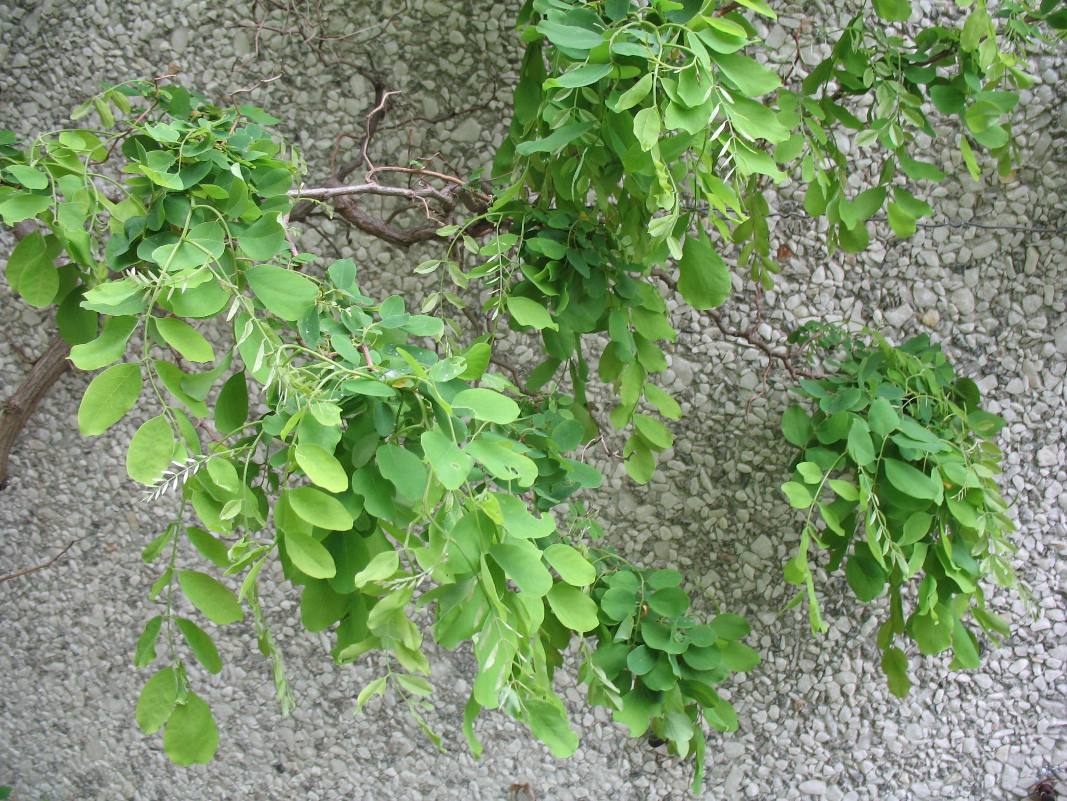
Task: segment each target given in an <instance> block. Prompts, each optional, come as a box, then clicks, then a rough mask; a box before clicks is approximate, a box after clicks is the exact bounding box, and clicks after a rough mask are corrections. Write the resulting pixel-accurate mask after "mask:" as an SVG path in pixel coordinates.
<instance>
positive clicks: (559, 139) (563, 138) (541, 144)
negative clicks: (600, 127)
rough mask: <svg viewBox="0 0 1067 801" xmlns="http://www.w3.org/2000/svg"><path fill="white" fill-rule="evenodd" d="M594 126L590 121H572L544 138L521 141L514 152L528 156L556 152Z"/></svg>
mask: <svg viewBox="0 0 1067 801" xmlns="http://www.w3.org/2000/svg"><path fill="white" fill-rule="evenodd" d="M594 127H596V125H595V123H592V122H572V123H570V124H568V125H564V126H562V127H560V128H557V129H556V130H554V131H553V132H552V133H550V134H549V135H548V136H546V137H545V138H544V139H535V140H533V141H529V140H527V141H525V142H521V143H520V144H518V145H516V146H515V152H516V153H518V154H519V155H520V156H530V155H533V154H534V153H556V152H558V151H559V150H561V149H563V148H564V147H566V146H567V145H569V144H570V143H571V142H573V141H574V140H576V139H578V138H579V137H581V136H583V135H584V134H586V133H588V132H589V131H591V130H593V128H594Z"/></svg>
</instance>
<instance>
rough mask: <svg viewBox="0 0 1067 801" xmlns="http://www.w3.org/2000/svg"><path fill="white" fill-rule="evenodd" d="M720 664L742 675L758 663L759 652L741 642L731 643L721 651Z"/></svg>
mask: <svg viewBox="0 0 1067 801" xmlns="http://www.w3.org/2000/svg"><path fill="white" fill-rule="evenodd" d="M722 663H723V665H725V666H726V667H728V668H729V669H730V670H733V671H735V672H737V673H744V672H746V671H749V670H752V668H754V667H756V666H757V665H758V664H759V663H760V656H759V652H758V651H756V649H755V648H750V647H749V646H747V645H745V644H744V643H743V642H731V643H727V645H726V646H725V647H724V648H723V649H722Z"/></svg>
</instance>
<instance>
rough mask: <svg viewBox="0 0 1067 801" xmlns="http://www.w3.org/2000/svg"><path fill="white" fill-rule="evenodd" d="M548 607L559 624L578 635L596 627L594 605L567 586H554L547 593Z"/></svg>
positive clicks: (581, 594)
mask: <svg viewBox="0 0 1067 801" xmlns="http://www.w3.org/2000/svg"><path fill="white" fill-rule="evenodd" d="M548 605H549V606H550V607H551V608H552V613H553V614H554V615H555V616H556V617H557V618H558V619H559V622H560V623H562V624H563V625H564V626H566V627H567V628H569V629H571V630H573V631H576V632H578V633H579V634H584V633H585V632H587V631H592V630H593V629H595V628H596V627H597V625H598V622H599V621H598V619H597V606H596V603H595V602H594V601H593V599H592V598H590V597H589V596H588V595H586V594H585V593H584V592H582V591H581V590H579V589H577V588H576V587H572V586H570V585H569V584H555V585H554V586H553V587H552V589H551V590H550V591H549V593H548Z"/></svg>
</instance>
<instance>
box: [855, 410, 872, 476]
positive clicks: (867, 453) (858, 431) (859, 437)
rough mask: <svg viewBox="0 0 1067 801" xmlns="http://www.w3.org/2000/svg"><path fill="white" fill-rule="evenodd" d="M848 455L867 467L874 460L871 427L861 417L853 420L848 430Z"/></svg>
mask: <svg viewBox="0 0 1067 801" xmlns="http://www.w3.org/2000/svg"><path fill="white" fill-rule="evenodd" d="M848 455H849V456H851V457H852V461H854V462H855V463H856V464H858V465H859V466H860V467H866V466H867V465H869V464H871V462H873V461H874V456H875V454H874V442H873V441H872V440H871V432H870V429H869V428H868V427H867V424H866V423H865V422H863V421H862V420H860V419H859V418H857V419H855V420H853V421H852V427H851V428H850V429H849V431H848Z"/></svg>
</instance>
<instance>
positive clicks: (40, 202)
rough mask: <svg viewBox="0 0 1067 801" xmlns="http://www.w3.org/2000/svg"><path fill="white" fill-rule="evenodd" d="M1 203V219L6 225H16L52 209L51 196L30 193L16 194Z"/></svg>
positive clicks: (8, 196)
mask: <svg viewBox="0 0 1067 801" xmlns="http://www.w3.org/2000/svg"><path fill="white" fill-rule="evenodd" d="M6 197H7V200H4V201H3V202H2V203H0V219H3V221H4V224H5V225H14V224H15V223H20V222H23V221H24V220H28V219H30V218H31V217H36V216H37V215H38V214H40V213H41V212H44V211H47V210H48V209H50V208H52V196H51V195H34V194H31V193H30V192H15V193H14V194H10V195H6Z"/></svg>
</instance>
